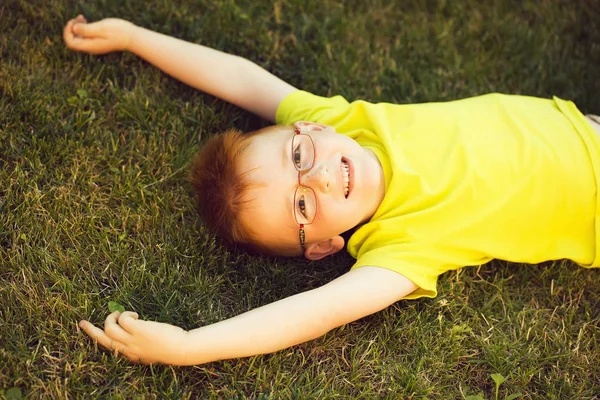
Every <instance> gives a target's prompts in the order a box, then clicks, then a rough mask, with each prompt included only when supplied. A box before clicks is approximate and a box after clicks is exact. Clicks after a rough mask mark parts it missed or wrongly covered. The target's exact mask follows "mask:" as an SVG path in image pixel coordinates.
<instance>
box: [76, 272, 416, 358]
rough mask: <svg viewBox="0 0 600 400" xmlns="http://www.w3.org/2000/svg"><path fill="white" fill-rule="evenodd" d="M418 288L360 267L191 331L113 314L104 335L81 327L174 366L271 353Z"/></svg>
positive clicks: (134, 354) (128, 352) (130, 354)
mask: <svg viewBox="0 0 600 400" xmlns="http://www.w3.org/2000/svg"><path fill="white" fill-rule="evenodd" d="M415 289H416V286H415V284H414V283H412V282H411V281H410V280H408V279H407V278H405V277H404V276H402V275H400V274H398V273H396V272H393V271H389V270H387V269H383V268H379V267H361V268H358V269H356V270H352V271H350V272H348V273H346V274H344V275H342V276H341V277H339V278H337V279H335V280H333V281H331V282H330V283H328V284H326V285H324V286H322V287H320V288H317V289H314V290H310V291H308V292H304V293H300V294H297V295H295V296H291V297H288V298H285V299H283V300H279V301H277V302H275V303H271V304H268V305H266V306H263V307H260V308H257V309H254V310H252V311H249V312H246V313H244V314H241V315H238V316H237V317H234V318H231V319H228V320H225V321H221V322H218V323H216V324H213V325H208V326H205V327H202V328H198V329H194V330H192V331H189V332H186V331H184V330H182V329H181V328H178V327H174V326H172V325H168V324H161V323H157V322H151V321H142V320H138V319H137V314H135V313H131V312H125V313H123V314H120V315H119V314H118V313H113V314H111V315H110V316H109V317H108V318H107V321H106V323H105V326H104V331H103V330H101V329H99V328H96V327H95V326H93V325H92V324H90V323H89V322H87V321H82V323H81V324H80V325H81V327H82V328H83V329H84V330H85V331H86V333H87V334H88V335H90V336H91V337H92V338H94V339H96V340H97V341H98V342H99V343H100V344H101V345H103V346H104V347H107V348H110V349H112V350H115V351H118V352H120V353H122V354H124V355H125V356H126V357H127V358H129V359H130V360H132V361H141V362H144V363H156V362H159V363H164V364H175V365H194V364H203V363H207V362H211V361H217V360H223V359H230V358H238V357H246V356H251V355H255V354H264V353H271V352H274V351H277V350H281V349H284V348H286V347H289V346H293V345H295V344H298V343H302V342H305V341H308V340H311V339H315V338H317V337H319V336H321V335H323V334H325V333H326V332H328V331H330V330H331V329H333V328H336V327H338V326H341V325H343V324H346V323H349V322H352V321H355V320H357V319H359V318H362V317H364V316H367V315H369V314H372V313H374V312H377V311H379V310H381V309H383V308H385V307H387V306H389V305H390V304H392V303H394V302H395V301H397V300H399V299H401V298H402V297H404V296H406V295H408V294H409V293H411V292H413V291H414V290H415Z"/></svg>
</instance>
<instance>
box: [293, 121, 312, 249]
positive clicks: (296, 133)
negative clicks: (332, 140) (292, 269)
mask: <svg viewBox="0 0 600 400" xmlns="http://www.w3.org/2000/svg"><path fill="white" fill-rule="evenodd" d="M299 135H302V136H306V137H308V139H309V140H310V142H311V144H312V148H313V158H312V162H311V164H310V166H309V167H307V168H304V169H299V168H298V166H297V165H296V163H295V162H294V142H295V137H296V136H299ZM290 154H291V155H292V164H294V168H295V169H296V171H298V187H297V188H296V190H295V191H294V220H295V221H296V224H298V238H299V239H300V246H302V248H303V249H304V250H306V247H305V246H304V243H306V233H305V232H304V227H305V226H306V225H310V224H312V223H313V221H314V220H315V218H314V217H313V219H312V220H310V222H302V223H301V222H298V218H297V217H296V196H298V192H299V191H307V190H310V191H311V192H312V194H313V197H314V198H315V199H316V198H317V196H316V194H315V191H314V190H313V189H312V188H311V187H309V186H304V185H303V184H302V183H301V182H300V178H301V177H302V173H303V172H306V171H310V170H311V168H312V167H313V166H314V165H315V158H316V157H317V149H316V147H315V142H314V141H313V140H312V137H310V135H308V134H306V133H302V132H301V131H300V128H299V127H294V138H292V150H291V152H290ZM316 215H317V202H316V201H315V216H316Z"/></svg>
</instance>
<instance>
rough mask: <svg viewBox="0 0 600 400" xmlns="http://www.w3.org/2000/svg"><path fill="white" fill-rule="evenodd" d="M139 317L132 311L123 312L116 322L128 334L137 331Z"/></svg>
mask: <svg viewBox="0 0 600 400" xmlns="http://www.w3.org/2000/svg"><path fill="white" fill-rule="evenodd" d="M138 318H139V315H138V314H137V313H136V312H133V311H125V312H123V313H121V315H119V317H118V320H117V322H118V323H119V325H120V326H121V327H122V328H123V329H124V330H125V331H127V332H128V333H135V332H136V331H137V324H138Z"/></svg>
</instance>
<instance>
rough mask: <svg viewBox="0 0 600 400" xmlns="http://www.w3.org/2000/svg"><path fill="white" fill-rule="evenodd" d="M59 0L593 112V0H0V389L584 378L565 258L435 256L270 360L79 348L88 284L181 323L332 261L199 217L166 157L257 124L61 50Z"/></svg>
mask: <svg viewBox="0 0 600 400" xmlns="http://www.w3.org/2000/svg"><path fill="white" fill-rule="evenodd" d="M78 13H84V14H85V15H86V17H87V18H88V19H89V20H92V21H93V20H97V19H101V18H104V17H108V16H113V17H121V18H125V19H129V20H131V21H132V22H134V23H136V24H139V25H143V26H145V27H147V28H151V29H154V30H157V31H160V32H162V33H166V34H169V35H173V36H176V37H180V38H183V39H185V40H189V41H193V42H197V43H201V44H204V45H207V46H211V47H214V48H217V49H220V50H224V51H227V52H231V53H235V54H238V55H241V56H244V57H247V58H249V59H251V60H253V61H254V62H256V63H258V64H260V65H261V66H263V67H264V68H266V69H268V70H269V71H271V72H273V73H275V74H277V75H278V76H280V77H282V78H283V79H284V80H286V81H288V82H290V83H291V84H293V85H294V86H296V87H300V88H303V89H306V90H309V91H312V92H314V93H317V94H320V95H334V94H341V95H343V96H345V97H346V98H347V99H351V100H353V99H365V100H369V101H372V102H379V101H386V102H396V103H409V102H429V101H444V100H452V99H458V98H463V97H467V96H473V95H478V94H483V93H488V92H493V91H498V92H505V93H518V94H526V95H534V96H540V97H549V96H552V95H556V96H559V97H561V98H565V99H571V100H573V101H575V103H576V104H577V105H578V107H579V108H580V109H581V110H582V111H583V112H589V113H592V112H596V113H600V4H599V3H598V1H597V0H578V1H573V0H540V1H520V0H510V1H509V0H495V1H480V0H439V1H434V0H404V1H394V0H369V1H362V2H359V1H351V0H349V1H345V2H344V1H342V0H337V1H329V0H321V1H313V0H309V1H299V0H280V1H273V2H267V1H262V0H261V1H251V0H214V1H208V0H174V1H166V0H163V1H159V0H148V1H144V2H142V1H133V0H120V1H117V0H100V1H94V2H92V1H89V2H81V1H60V0H44V1H42V0H35V1H26V0H3V1H2V2H1V3H0V398H1V397H3V396H5V397H9V398H20V397H21V396H22V397H27V398H32V399H36V398H132V397H136V398H159V399H162V398H177V399H179V398H256V399H259V398H260V399H269V398H273V399H280V398H284V399H285V398H297V399H305V398H319V399H322V398H323V399H324V398H364V399H371V398H415V399H417V398H418V399H421V398H431V399H462V398H467V397H468V396H477V395H479V398H481V399H483V398H485V399H493V398H496V384H495V381H494V378H495V379H496V380H499V377H500V376H502V377H503V378H505V379H506V381H505V382H503V383H502V384H501V385H500V387H499V392H498V394H499V396H498V398H506V397H508V396H511V395H514V396H516V397H518V398H524V399H539V398H557V399H593V398H598V396H600V378H599V377H600V284H599V283H600V271H598V270H587V269H583V268H579V267H577V266H576V265H574V264H573V263H571V262H568V261H559V262H554V263H546V264H543V265H535V266H528V265H516V264H508V263H504V262H499V261H494V262H492V263H490V264H487V265H484V266H481V267H479V268H477V267H470V268H465V269H463V270H461V271H458V272H453V273H448V274H446V275H444V276H442V277H441V279H440V282H439V291H440V294H439V296H438V297H437V298H435V299H425V300H417V301H400V302H398V303H396V304H395V305H393V306H392V307H389V308H388V309H386V310H384V311H382V312H379V313H377V314H375V315H372V316H370V317H367V318H364V319H362V320H359V321H357V322H354V323H351V324H348V325H346V326H343V327H341V328H339V329H335V330H333V331H331V332H330V333H328V334H327V335H326V336H324V337H322V338H320V339H317V340H314V341H311V342H308V343H305V344H302V345H299V346H296V347H293V348H290V349H287V350H284V351H280V352H277V353H274V354H270V355H264V356H256V357H251V358H245V359H240V360H228V361H222V362H215V363H211V364H207V365H201V366H196V367H185V368H173V367H169V366H161V365H155V366H143V365H135V364H131V363H129V362H128V361H126V360H124V359H121V358H118V357H114V356H113V355H112V354H111V353H110V352H107V351H104V350H101V349H99V348H98V347H97V346H96V345H95V344H94V343H93V341H92V340H90V338H88V337H87V336H85V335H84V334H83V333H82V332H81V331H80V330H79V329H78V327H77V323H78V321H79V320H80V319H81V318H88V319H90V320H91V321H92V322H95V323H97V324H101V323H102V322H103V321H104V318H105V316H106V315H107V313H108V303H109V302H111V301H113V302H117V303H119V304H122V305H123V306H125V307H126V308H128V309H134V310H136V311H138V312H139V313H140V315H141V317H143V318H145V319H151V320H157V321H162V322H168V323H172V324H176V325H179V326H182V327H184V328H186V329H192V328H195V327H198V326H201V325H205V324H210V323H213V322H216V321H219V320H222V319H225V318H228V317H232V316H234V315H237V314H239V313H241V312H244V311H247V310H249V309H252V308H254V307H257V306H260V305H264V304H267V303H269V302H272V301H274V300H277V299H280V298H283V297H286V296H289V295H291V294H294V293H298V292H300V291H305V290H308V289H311V288H315V287H318V286H320V285H322V284H324V283H326V282H328V281H330V280H331V279H333V278H334V277H336V276H339V275H340V274H342V273H344V272H345V271H347V270H348V268H349V267H350V266H351V265H352V259H351V257H350V256H348V255H347V254H339V255H337V256H335V257H333V258H331V259H329V260H327V261H325V262H320V263H310V262H307V261H304V260H299V259H297V260H294V259H274V258H260V257H252V256H249V255H246V254H244V253H243V252H240V251H233V250H228V249H226V248H225V247H224V246H223V244H222V243H221V242H220V241H219V240H218V239H217V238H215V237H214V236H212V235H211V234H210V233H209V232H207V231H206V230H205V229H204V228H203V227H202V225H201V223H200V222H199V221H198V218H197V215H196V211H195V209H194V201H193V198H192V196H191V190H190V187H189V186H188V184H187V183H186V173H187V170H186V168H187V165H188V162H189V161H190V159H191V157H192V156H193V154H194V153H195V152H196V151H197V150H198V149H199V148H200V147H201V146H202V143H203V142H204V141H205V140H206V139H207V138H208V137H210V136H211V135H213V134H215V133H217V132H220V131H223V130H225V129H228V128H231V127H237V128H240V129H243V130H250V129H254V128H257V127H261V126H263V125H265V122H264V121H261V120H260V119H258V118H257V117H254V116H252V115H250V114H248V113H247V112H244V111H242V110H240V109H238V108H236V107H234V106H231V105H229V104H226V103H224V102H222V101H220V100H218V99H215V98H213V97H211V96H208V95H205V94H202V93H200V92H198V91H195V90H193V89H191V88H188V87H186V86H185V85H183V84H180V83H178V82H176V81H175V80H173V79H171V78H169V77H168V76H165V75H164V74H162V73H161V72H160V71H158V70H157V69H155V68H153V67H152V66H150V65H148V64H147V63H145V62H144V61H141V60H139V59H137V58H136V57H134V56H132V55H131V54H111V55H108V56H103V57H93V56H88V55H82V54H76V53H73V52H70V51H68V50H67V49H66V48H65V47H64V45H63V43H62V39H61V31H62V27H63V25H64V23H65V22H66V21H67V20H68V19H69V18H72V17H74V16H75V15H77V14H78ZM548 217H549V218H552V216H548ZM492 374H497V375H493V377H492ZM471 398H473V397H471Z"/></svg>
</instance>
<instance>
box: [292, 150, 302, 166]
mask: <svg viewBox="0 0 600 400" xmlns="http://www.w3.org/2000/svg"><path fill="white" fill-rule="evenodd" d="M294 165H295V166H296V168H297V169H301V168H302V157H300V147H297V148H296V149H295V150H294Z"/></svg>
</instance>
